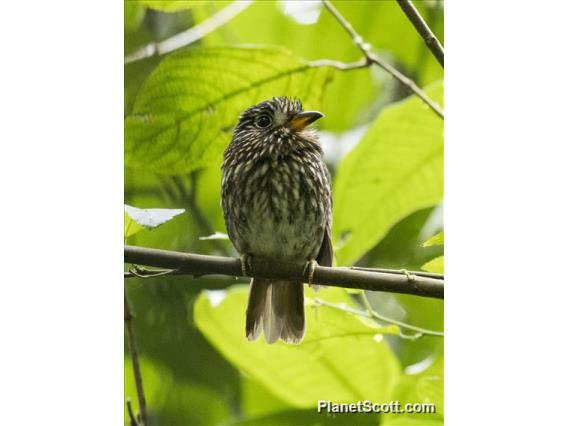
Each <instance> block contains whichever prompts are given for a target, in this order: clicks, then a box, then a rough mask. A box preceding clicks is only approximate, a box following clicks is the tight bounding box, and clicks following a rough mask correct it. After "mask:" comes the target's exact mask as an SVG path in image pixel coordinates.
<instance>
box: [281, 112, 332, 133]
mask: <svg viewBox="0 0 568 426" xmlns="http://www.w3.org/2000/svg"><path fill="white" fill-rule="evenodd" d="M322 117H324V115H323V114H322V113H321V112H319V111H304V112H300V113H298V114H296V115H295V116H294V117H292V119H291V120H290V121H289V122H288V127H290V128H291V129H292V130H295V131H299V130H303V129H305V128H306V127H307V126H308V125H310V124H312V123H313V122H314V121H316V120H318V119H320V118H322Z"/></svg>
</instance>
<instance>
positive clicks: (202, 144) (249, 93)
mask: <svg viewBox="0 0 568 426" xmlns="http://www.w3.org/2000/svg"><path fill="white" fill-rule="evenodd" d="M414 3H415V5H416V6H417V8H418V9H419V11H420V13H421V14H422V16H423V17H424V18H425V20H426V21H427V22H428V24H429V25H430V27H431V28H432V30H433V31H434V32H435V34H436V35H437V37H438V38H439V39H440V41H441V42H442V43H443V17H444V9H443V2H441V1H415V2H414ZM230 4H231V2H217V1H191V2H187V1H142V0H140V1H125V3H124V6H125V36H124V41H125V54H126V55H127V56H128V55H129V54H130V53H132V52H135V51H137V50H138V49H140V48H141V47H144V46H146V45H148V44H149V43H152V42H158V41H161V40H165V39H168V38H169V37H171V36H173V35H176V34H178V33H180V32H182V31H186V30H188V29H190V28H193V27H195V26H196V25H199V24H200V23H203V22H207V21H208V20H209V19H211V17H213V16H215V15H216V13H218V12H219V11H220V10H222V9H224V8H226V7H228V6H229V5H230ZM333 4H334V5H335V6H336V7H337V9H338V10H339V11H340V12H341V13H342V14H343V15H344V16H345V17H346V19H347V20H348V21H349V22H351V24H352V25H353V27H354V28H355V29H356V30H357V31H358V32H359V33H360V34H361V35H362V37H363V38H364V39H365V40H366V41H367V42H368V43H370V44H372V46H373V48H374V51H375V52H376V53H378V54H379V55H381V56H382V57H384V58H385V59H387V60H388V61H389V62H390V63H392V64H393V65H395V66H396V67H397V68H398V69H399V70H400V71H402V72H403V73H405V74H406V75H408V76H409V77H411V78H412V79H413V80H414V81H415V82H416V83H417V84H418V85H419V86H420V87H423V88H425V90H426V92H427V93H428V95H429V96H430V97H431V98H432V99H434V100H435V101H436V102H438V103H439V104H440V105H443V69H442V67H441V66H440V65H439V64H438V63H437V62H436V61H435V59H434V58H433V56H432V55H431V53H430V52H429V51H428V50H427V49H426V47H425V45H424V42H423V41H422V39H421V38H420V37H419V36H418V34H417V33H416V31H415V29H414V28H413V27H412V26H411V24H410V23H409V22H408V20H407V18H406V17H405V15H404V14H403V12H402V11H401V10H400V8H399V6H398V5H397V3H396V2H395V1H390V0H385V1H334V2H333ZM198 28H199V27H198ZM360 58H361V53H360V52H359V50H358V49H357V48H356V47H355V46H354V45H353V42H352V40H351V38H350V37H349V35H348V34H347V33H346V32H345V30H344V29H343V28H342V27H341V26H340V25H339V24H338V22H337V21H336V20H335V19H334V18H333V17H332V15H331V14H330V13H329V11H327V10H326V9H325V8H324V7H322V5H321V3H320V2H317V1H314V2H310V1H302V2H300V1H256V2H253V3H252V4H251V5H250V6H248V7H246V8H244V10H243V11H242V12H241V13H239V14H238V15H237V16H236V17H234V18H233V19H232V20H231V21H230V22H229V23H228V24H226V25H224V26H222V27H220V28H219V29H217V30H215V31H213V32H211V33H208V34H206V35H205V36H204V37H201V38H199V40H197V41H196V42H194V43H193V44H191V45H190V46H188V47H186V48H184V49H181V50H178V51H176V52H173V53H169V54H167V55H163V56H159V57H158V56H153V57H151V58H146V59H142V60H139V61H136V62H133V63H128V64H126V65H125V68H124V70H125V71H124V72H125V80H124V81H125V166H126V167H125V203H126V204H129V205H132V206H135V207H140V208H171V209H180V208H181V209H185V212H184V213H183V214H181V215H179V216H177V217H175V218H174V219H172V220H171V221H169V222H167V223H165V224H164V225H162V226H161V227H159V228H157V229H153V230H144V231H141V232H139V233H137V234H135V235H133V236H130V237H129V238H128V239H127V243H128V244H132V245H139V246H145V247H154V248H164V249H170V250H179V251H187V252H193V253H202V254H217V255H227V256H235V255H236V253H235V251H234V249H233V248H232V246H231V244H230V242H229V241H226V240H223V239H213V240H200V237H204V236H208V235H211V234H214V233H215V232H225V227H224V223H223V217H222V211H221V207H220V185H221V182H220V163H221V158H222V152H223V149H224V147H225V146H226V145H227V144H228V142H229V141H230V138H231V133H232V128H233V126H234V124H235V123H236V120H237V119H238V114H239V113H240V112H241V111H242V110H243V109H245V108H246V107H248V106H251V105H253V104H255V103H258V102H260V101H263V100H265V99H268V98H270V97H273V96H283V95H284V96H292V97H299V98H300V99H301V100H302V101H303V103H304V106H305V107H306V108H309V109H318V110H320V111H322V112H324V113H325V115H326V117H325V119H323V120H321V124H320V133H321V142H322V145H323V148H324V151H325V154H326V162H327V164H328V166H329V169H330V171H331V173H332V175H333V178H334V181H333V192H334V245H335V249H336V262H337V264H338V265H355V264H356V265H360V266H372V267H384V268H405V269H407V270H419V269H421V268H422V269H427V270H431V271H437V272H443V271H442V270H441V268H443V262H442V265H440V261H439V260H441V259H438V258H439V257H440V256H442V255H443V245H430V246H427V247H424V242H425V241H426V240H428V239H429V238H430V237H432V236H433V235H435V234H437V233H438V232H439V231H441V230H442V229H443V212H442V206H441V203H442V199H443V121H442V120H441V119H440V118H439V117H438V116H436V115H435V114H434V113H433V112H432V111H431V110H430V109H428V108H427V107H426V106H425V105H424V104H423V103H422V102H421V101H419V100H418V99H416V98H415V97H414V96H410V94H409V93H408V92H407V91H406V90H405V89H404V88H403V87H401V85H400V84H399V83H397V81H396V80H394V79H392V78H391V77H390V76H388V75H387V74H386V73H385V72H383V71H381V70H379V69H378V68H376V67H373V68H365V69H359V70H350V71H338V70H336V69H333V68H331V67H315V66H311V65H310V62H308V61H315V60H321V59H333V60H338V61H342V62H352V61H356V60H358V59H360ZM433 259H438V260H436V261H435V262H433V263H432V262H430V261H432V260H433ZM428 262H430V263H429V264H428V265H426V266H424V265H425V264H427V263H428ZM127 267H128V265H127ZM126 286H127V291H128V294H129V298H130V301H131V304H132V306H133V310H134V313H135V315H136V318H135V319H134V327H135V330H136V334H137V340H138V345H139V349H140V354H141V369H142V375H143V379H144V388H145V391H146V394H147V400H148V409H149V412H150V418H151V421H152V422H151V424H152V425H328V424H329V425H335V424H337V425H359V424H360V425H378V424H380V425H406V424H409V425H410V424H412V425H426V424H428V425H429V424H432V425H440V424H443V338H439V337H428V336H425V337H421V338H419V339H415V340H410V339H404V338H401V337H400V335H399V330H398V328H397V327H392V326H388V324H383V323H377V322H373V321H371V320H369V319H366V318H363V317H360V316H355V315H351V314H349V313H347V312H344V311H341V310H337V309H333V308H330V307H327V306H317V304H316V303H315V302H314V300H315V299H316V298H319V299H322V300H324V301H327V302H331V303H336V304H345V305H347V306H351V307H354V308H358V309H362V307H361V305H360V303H359V300H360V295H358V294H352V293H348V292H346V291H344V290H342V289H334V288H328V289H324V290H321V291H320V292H319V293H317V294H315V293H313V292H312V291H311V290H308V292H307V295H308V299H307V306H306V315H307V329H308V332H307V334H306V338H305V340H304V342H303V343H302V344H301V345H299V346H290V345H285V344H283V343H281V342H279V343H277V344H275V345H271V346H268V345H266V344H265V343H264V342H263V341H262V339H260V341H257V342H254V343H251V342H248V341H247V340H246V338H245V336H244V313H245V309H246V289H247V283H246V282H245V281H243V280H235V279H233V278H230V277H202V278H198V279H191V278H190V277H159V278H151V279H138V278H132V279H128V280H127V281H126ZM367 296H368V298H369V300H370V302H371V304H372V306H373V307H374V309H375V310H376V311H378V312H380V313H381V314H383V315H386V316H389V317H392V318H394V319H397V320H402V321H405V322H407V323H410V324H413V325H417V326H420V327H424V328H429V329H432V330H437V331H441V330H443V301H440V300H434V299H426V298H420V297H414V296H405V295H394V294H386V293H373V294H370V293H369V294H368V295H367ZM124 374H125V398H129V399H131V400H132V402H133V406H134V408H135V410H137V402H136V389H135V386H134V380H133V374H132V369H131V362H130V355H129V352H128V345H127V344H126V342H125V371H124ZM318 399H323V400H331V401H334V402H352V401H358V400H366V399H369V400H371V401H373V402H379V403H381V402H390V401H391V400H399V401H401V403H404V402H432V403H435V404H436V409H437V413H436V414H429V415H425V414H413V415H411V414H404V415H403V414H382V415H377V414H336V415H331V414H318V413H317V412H316V410H315V407H316V405H317V400H318ZM125 424H129V422H128V417H127V415H126V413H125Z"/></svg>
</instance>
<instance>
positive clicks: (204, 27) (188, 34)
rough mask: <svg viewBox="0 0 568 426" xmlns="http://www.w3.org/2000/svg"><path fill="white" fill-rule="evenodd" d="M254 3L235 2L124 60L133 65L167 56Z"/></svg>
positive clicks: (211, 30)
mask: <svg viewBox="0 0 568 426" xmlns="http://www.w3.org/2000/svg"><path fill="white" fill-rule="evenodd" d="M252 1H253V0H239V1H234V2H232V3H231V4H230V5H229V6H227V7H226V8H224V9H222V10H220V11H219V12H217V13H216V14H215V15H213V16H212V17H210V18H209V19H207V20H205V21H203V22H202V23H200V24H198V25H196V26H194V27H191V28H189V29H188V30H186V31H183V32H181V33H179V34H176V35H174V36H172V37H170V38H167V39H165V40H163V41H160V42H158V43H150V44H148V45H147V46H144V47H142V48H140V49H138V50H136V51H135V52H133V53H131V54H129V55H127V56H126V58H124V63H125V64H131V63H132V62H136V61H140V60H142V59H146V58H150V57H152V56H154V55H157V56H159V55H165V54H166V53H170V52H173V51H174V50H177V49H180V48H182V47H185V46H188V45H190V44H191V43H193V42H195V41H197V40H199V39H201V38H203V37H205V36H206V35H207V34H209V33H211V32H213V31H215V30H216V29H217V28H219V27H222V26H223V25H225V24H226V23H227V22H229V21H230V20H231V19H233V18H234V17H235V16H237V15H238V14H239V13H241V12H242V11H243V10H245V9H246V8H247V7H249V6H250V5H251V4H252Z"/></svg>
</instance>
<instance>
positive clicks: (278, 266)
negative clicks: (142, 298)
mask: <svg viewBox="0 0 568 426" xmlns="http://www.w3.org/2000/svg"><path fill="white" fill-rule="evenodd" d="M124 261H125V262H126V263H132V264H135V265H146V266H152V267H156V268H166V269H175V270H177V271H176V275H183V274H187V275H194V276H195V275H214V274H216V275H229V276H236V277H241V276H243V275H242V270H241V262H240V260H239V259H236V258H231V257H221V256H206V255H201V254H192V253H181V252H176V251H169V250H158V249H152V248H145V247H135V246H125V247H124ZM251 263H252V265H251V266H252V268H251V271H252V273H251V276H254V277H260V278H275V279H286V280H288V281H302V282H307V277H306V274H305V269H306V268H305V264H303V263H287V262H267V261H265V260H263V259H258V258H253V259H252V261H251ZM397 272H400V271H397ZM312 284H323V285H329V286H332V287H342V288H358V289H362V290H371V291H384V292H390V293H401V294H413V295H416V296H423V297H432V298H436V299H443V298H444V281H443V279H437V278H431V277H423V276H420V275H411V274H409V273H406V274H404V273H403V274H400V273H385V272H376V271H362V270H357V269H351V268H342V267H335V268H331V267H326V266H316V268H315V272H314V275H313V279H312Z"/></svg>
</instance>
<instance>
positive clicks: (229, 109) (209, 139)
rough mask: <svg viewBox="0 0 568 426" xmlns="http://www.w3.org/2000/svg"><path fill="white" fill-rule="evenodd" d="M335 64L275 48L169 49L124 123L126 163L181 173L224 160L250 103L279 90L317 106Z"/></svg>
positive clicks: (307, 105)
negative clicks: (326, 64)
mask: <svg viewBox="0 0 568 426" xmlns="http://www.w3.org/2000/svg"><path fill="white" fill-rule="evenodd" d="M332 73H333V70H331V69H329V68H325V67H319V68H313V67H310V66H308V65H307V64H306V63H304V62H302V61H301V60H299V59H298V58H297V57H295V56H294V55H292V54H290V53H289V52H287V51H285V50H281V49H276V48H260V47H259V48H244V47H243V48H193V49H187V50H183V51H180V52H177V53H174V54H172V55H170V56H168V57H167V58H166V59H165V60H163V61H162V63H161V64H160V65H159V66H158V68H157V69H156V70H155V71H154V72H153V73H152V74H151V75H150V76H149V77H148V79H147V80H146V82H145V84H144V86H143V87H142V88H141V89H140V91H139V93H138V96H137V98H136V101H135V102H134V107H133V112H132V114H131V115H130V116H129V117H127V119H126V123H125V143H124V145H125V146H124V148H125V164H126V165H127V166H130V167H143V168H145V169H147V170H152V171H156V172H158V173H162V174H181V173H184V172H188V171H191V170H193V169H197V168H200V167H203V166H205V165H208V164H211V163H215V162H219V161H220V158H221V154H222V152H223V149H224V148H225V146H226V145H227V144H228V143H229V141H230V139H231V135H232V130H233V126H234V125H235V124H236V122H237V120H238V117H239V115H240V113H241V112H242V111H244V110H245V109H246V108H248V107H250V106H252V105H254V104H256V103H259V102H262V101H264V100H267V99H270V98H272V97H274V96H290V97H298V98H300V99H301V100H302V101H303V103H304V107H305V108H309V109H317V108H318V106H319V105H320V104H321V98H322V94H323V89H324V87H325V86H326V83H327V82H328V81H329V80H330V79H331V77H332Z"/></svg>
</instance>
